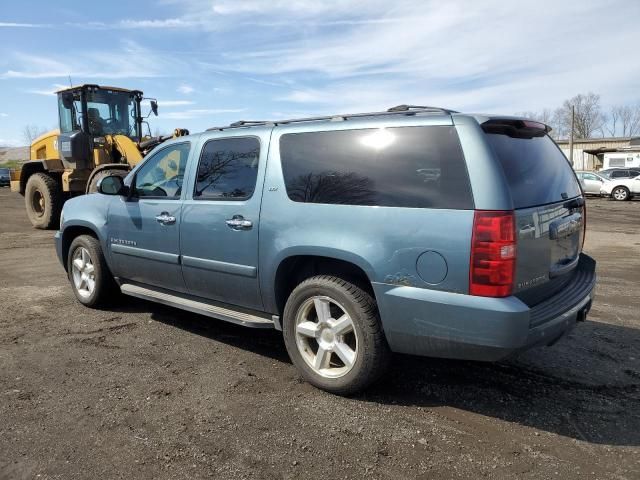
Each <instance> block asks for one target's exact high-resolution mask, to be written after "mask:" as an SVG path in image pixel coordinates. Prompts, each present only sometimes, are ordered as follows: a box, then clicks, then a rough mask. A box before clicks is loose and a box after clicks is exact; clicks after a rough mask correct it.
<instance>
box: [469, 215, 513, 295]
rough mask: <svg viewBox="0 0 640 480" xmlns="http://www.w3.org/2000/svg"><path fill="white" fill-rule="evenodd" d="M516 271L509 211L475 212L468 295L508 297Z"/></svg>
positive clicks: (511, 220) (511, 217)
mask: <svg viewBox="0 0 640 480" xmlns="http://www.w3.org/2000/svg"><path fill="white" fill-rule="evenodd" d="M515 267H516V232H515V215H514V213H513V211H495V210H476V211H475V214H474V217H473V235H472V238H471V262H470V265H469V293H470V294H471V295H479V296H483V297H508V296H509V295H511V292H512V291H513V283H514V279H515Z"/></svg>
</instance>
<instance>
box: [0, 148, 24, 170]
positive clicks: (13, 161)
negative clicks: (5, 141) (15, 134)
mask: <svg viewBox="0 0 640 480" xmlns="http://www.w3.org/2000/svg"><path fill="white" fill-rule="evenodd" d="M27 160H29V147H15V148H7V147H0V165H2V166H10V167H12V168H15V167H17V166H18V165H20V164H22V163H24V162H26V161H27Z"/></svg>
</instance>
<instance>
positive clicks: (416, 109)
mask: <svg viewBox="0 0 640 480" xmlns="http://www.w3.org/2000/svg"><path fill="white" fill-rule="evenodd" d="M418 113H444V114H446V115H451V114H452V113H457V112H456V111H455V110H449V109H446V108H440V107H426V106H421V105H396V106H395V107H391V108H389V109H388V110H385V111H383V112H366V113H347V114H340V115H322V116H318V117H303V118H291V119H286V120H238V121H237V122H233V123H231V124H229V125H225V126H222V127H211V128H207V131H212V130H226V129H229V128H242V127H257V126H260V125H269V126H276V125H287V124H290V123H300V122H317V121H322V120H329V121H331V122H339V121H345V120H348V119H350V118H361V117H377V116H383V115H416V114H418Z"/></svg>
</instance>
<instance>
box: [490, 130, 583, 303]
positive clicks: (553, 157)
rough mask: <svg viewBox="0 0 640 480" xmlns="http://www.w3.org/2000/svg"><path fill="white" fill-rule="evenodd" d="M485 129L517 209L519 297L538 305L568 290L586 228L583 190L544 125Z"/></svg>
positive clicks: (516, 279)
mask: <svg viewBox="0 0 640 480" xmlns="http://www.w3.org/2000/svg"><path fill="white" fill-rule="evenodd" d="M482 128H483V130H484V131H485V133H486V137H487V140H488V142H489V144H490V145H491V147H492V149H493V151H494V153H495V156H496V158H497V159H498V161H499V162H500V164H501V165H502V169H503V171H504V174H505V178H506V181H507V184H508V186H509V190H510V192H511V197H512V199H513V204H514V208H515V218H516V235H517V247H516V248H517V257H516V275H515V284H514V295H516V296H517V297H519V298H520V299H521V300H523V301H524V302H525V303H526V304H527V305H529V306H534V305H536V304H537V303H539V302H541V301H542V300H544V299H545V298H548V297H549V296H550V295H553V294H554V293H556V292H558V291H559V290H560V289H562V288H563V287H564V286H565V285H566V284H567V283H568V282H569V281H570V280H571V277H572V273H573V271H574V269H575V268H576V266H577V265H578V261H579V258H580V253H581V251H582V243H583V239H584V226H585V202H584V198H583V195H582V191H581V189H580V185H579V183H578V180H577V178H576V175H575V173H574V171H573V168H571V165H570V164H569V162H568V161H567V159H566V157H565V156H564V154H563V153H562V152H561V151H560V149H559V148H558V147H557V145H556V144H555V143H554V141H553V140H552V139H551V138H550V137H549V136H548V135H547V131H548V128H547V127H546V126H545V125H544V124H541V123H537V122H527V121H522V120H510V119H509V120H490V121H489V122H486V123H484V124H483V125H482Z"/></svg>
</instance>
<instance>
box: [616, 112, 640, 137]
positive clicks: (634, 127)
mask: <svg viewBox="0 0 640 480" xmlns="http://www.w3.org/2000/svg"><path fill="white" fill-rule="evenodd" d="M618 124H619V126H620V128H619V129H618V128H617V127H618ZM618 130H619V133H620V134H621V135H622V136H623V137H633V136H636V135H640V104H636V105H616V106H614V107H612V108H611V114H610V126H609V131H613V132H614V133H613V134H614V135H615V133H616V132H618Z"/></svg>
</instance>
